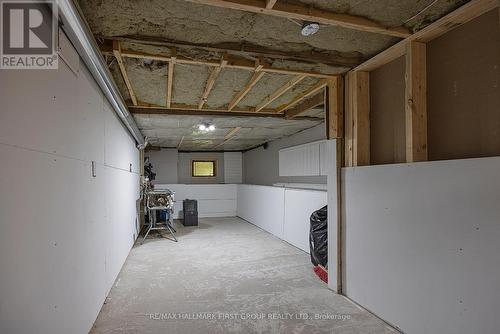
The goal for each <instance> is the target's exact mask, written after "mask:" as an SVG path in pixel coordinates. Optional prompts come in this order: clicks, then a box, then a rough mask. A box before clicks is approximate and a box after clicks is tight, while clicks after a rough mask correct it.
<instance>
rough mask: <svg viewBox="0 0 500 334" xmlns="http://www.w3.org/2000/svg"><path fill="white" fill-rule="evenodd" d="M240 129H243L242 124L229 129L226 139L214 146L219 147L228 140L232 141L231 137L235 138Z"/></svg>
mask: <svg viewBox="0 0 500 334" xmlns="http://www.w3.org/2000/svg"><path fill="white" fill-rule="evenodd" d="M240 130H241V126H237V127H235V128H233V129H231V130H229V132H228V133H226V135H225V136H224V140H223V141H222V142H221V143H219V144H217V145H216V146H214V148H219V147H221V146H222V145H224V144H225V143H227V142H228V141H230V140H231V139H233V137H234V135H235V134H236V133H237V132H238V131H240Z"/></svg>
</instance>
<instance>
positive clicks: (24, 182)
mask: <svg viewBox="0 0 500 334" xmlns="http://www.w3.org/2000/svg"><path fill="white" fill-rule="evenodd" d="M0 87H1V88H0V103H1V112H0V156H1V157H2V162H1V164H0V268H1V275H0V277H1V278H0V333H41V334H44V333H50V334H58V333H61V334H63V333H88V332H89V330H90V328H91V326H92V324H93V322H94V320H95V318H96V317H97V314H98V312H99V310H100V308H101V306H102V304H103V302H104V299H105V297H106V294H107V292H108V291H109V290H110V288H111V286H112V284H113V281H114V280H115V278H116V276H117V275H118V273H119V271H120V268H121V266H122V264H123V262H124V261H125V259H126V257H127V255H128V252H129V250H130V248H131V246H132V244H133V238H134V236H135V235H136V229H137V220H136V217H137V214H136V199H137V198H138V197H139V175H138V173H137V170H138V167H139V161H138V159H139V154H138V151H137V149H136V148H135V143H134V141H133V140H132V139H131V137H130V136H129V135H128V133H127V131H126V130H125V128H124V127H123V126H122V124H121V123H120V121H119V120H118V118H117V117H116V116H115V114H114V113H113V112H112V111H111V108H110V107H109V105H108V103H107V102H106V101H105V99H104V97H103V95H102V93H101V92H100V90H99V88H98V86H97V85H96V84H95V82H94V81H93V79H92V78H91V76H90V74H89V73H88V71H87V70H86V69H85V67H84V65H83V63H80V64H79V68H78V71H77V72H76V73H73V72H72V71H70V70H69V68H68V67H67V66H66V65H65V63H64V62H63V61H60V62H59V69H58V70H43V71H39V70H33V71H12V70H10V71H0ZM91 161H96V167H97V168H96V172H97V174H96V175H97V176H96V177H95V178H94V177H92V175H91ZM130 164H132V172H130V171H129V168H130Z"/></svg>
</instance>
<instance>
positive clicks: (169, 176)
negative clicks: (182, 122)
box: [144, 148, 178, 184]
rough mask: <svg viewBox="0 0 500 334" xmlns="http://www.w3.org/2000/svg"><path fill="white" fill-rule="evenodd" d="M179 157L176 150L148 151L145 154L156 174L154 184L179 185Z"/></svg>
mask: <svg viewBox="0 0 500 334" xmlns="http://www.w3.org/2000/svg"><path fill="white" fill-rule="evenodd" d="M177 155H178V153H177V149H175V148H162V149H161V150H159V151H146V152H145V153H144V156H145V157H148V158H149V162H151V164H152V165H153V172H154V173H156V178H155V180H154V181H153V183H155V184H164V183H177V179H178V178H177V163H178V159H177Z"/></svg>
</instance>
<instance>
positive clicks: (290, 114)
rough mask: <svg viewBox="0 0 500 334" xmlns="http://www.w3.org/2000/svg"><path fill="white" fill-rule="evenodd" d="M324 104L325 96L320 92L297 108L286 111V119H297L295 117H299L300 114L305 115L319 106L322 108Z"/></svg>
mask: <svg viewBox="0 0 500 334" xmlns="http://www.w3.org/2000/svg"><path fill="white" fill-rule="evenodd" d="M322 104H325V94H324V93H323V92H320V93H318V94H316V95H314V96H313V97H311V98H308V99H306V100H303V101H302V102H301V103H299V104H297V105H296V106H295V107H293V108H291V109H288V110H286V111H285V118H286V119H292V118H295V117H297V116H299V115H300V114H302V113H305V112H306V111H308V110H311V109H313V108H316V107H317V106H320V105H322Z"/></svg>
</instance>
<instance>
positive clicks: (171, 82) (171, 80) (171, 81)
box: [167, 48, 177, 108]
mask: <svg viewBox="0 0 500 334" xmlns="http://www.w3.org/2000/svg"><path fill="white" fill-rule="evenodd" d="M170 54H171V56H170V61H169V63H168V74H167V75H168V77H167V108H170V105H171V103H172V90H173V85H174V65H175V60H176V58H177V50H176V49H175V48H172V49H171V50H170Z"/></svg>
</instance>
